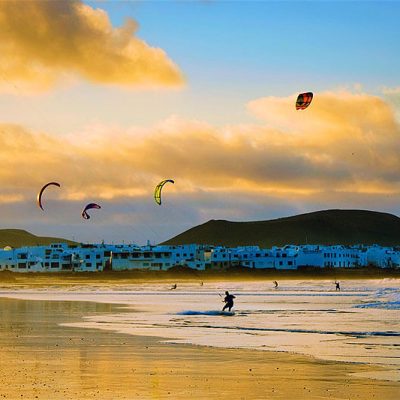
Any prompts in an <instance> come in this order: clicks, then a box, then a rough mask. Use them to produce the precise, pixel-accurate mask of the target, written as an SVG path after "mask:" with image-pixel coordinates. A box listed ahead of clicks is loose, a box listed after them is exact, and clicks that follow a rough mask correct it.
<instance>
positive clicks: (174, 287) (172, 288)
mask: <svg viewBox="0 0 400 400" xmlns="http://www.w3.org/2000/svg"><path fill="white" fill-rule="evenodd" d="M177 287H178V285H177V284H176V283H175V284H174V285H172V287H171V289H170V290H175V289H176V288H177Z"/></svg>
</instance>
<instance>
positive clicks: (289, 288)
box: [0, 279, 400, 380]
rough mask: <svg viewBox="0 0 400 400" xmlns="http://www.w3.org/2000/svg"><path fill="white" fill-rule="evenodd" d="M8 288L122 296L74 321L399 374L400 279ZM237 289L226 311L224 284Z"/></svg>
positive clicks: (30, 295) (30, 293)
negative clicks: (112, 309) (113, 307)
mask: <svg viewBox="0 0 400 400" xmlns="http://www.w3.org/2000/svg"><path fill="white" fill-rule="evenodd" d="M173 283H175V282H171V284H169V283H160V282H156V283H146V284H132V285H120V284H115V283H112V284H101V285H100V284H93V285H90V284H89V285H80V286H79V285H71V286H70V287H65V286H52V287H43V288H37V289H33V288H22V289H19V290H15V289H12V288H10V289H2V290H1V292H0V296H1V297H10V298H20V299H31V300H35V299H36V300H61V301H91V302H101V303H113V304H120V305H121V307H120V312H117V313H114V314H111V315H110V314H104V315H101V314H100V315H87V316H85V317H84V319H83V320H82V321H77V322H73V323H66V324H65V325H67V326H78V327H86V328H96V329H102V330H110V331H115V332H121V333H126V334H130V335H140V336H153V337H159V338H161V339H160V340H162V341H165V342H169V343H187V344H193V345H198V346H211V347H227V348H245V349H254V350H259V351H277V352H290V353H299V354H304V355H309V356H313V357H316V358H320V359H324V360H335V361H346V362H353V363H366V364H372V365H382V366H389V367H390V368H391V371H392V374H391V378H390V379H395V380H400V280H398V279H382V280H344V281H341V282H340V284H341V291H340V292H336V291H335V285H334V282H333V281H331V280H325V281H322V280H309V281H305V280H303V281H300V280H298V281H294V280H286V281H280V282H279V287H278V288H277V289H274V285H273V283H272V282H267V281H258V282H212V283H210V282H205V283H204V285H203V286H201V285H200V281H198V282H194V281H192V282H186V283H179V282H177V288H176V289H175V290H171V287H172V284H173ZM226 290H228V291H229V292H230V293H231V294H233V295H235V296H236V298H235V305H234V308H233V310H232V311H233V312H232V313H224V314H223V313H221V309H222V306H223V302H222V300H223V297H224V292H225V291H226Z"/></svg>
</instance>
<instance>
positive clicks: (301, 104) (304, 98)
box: [296, 92, 313, 110]
mask: <svg viewBox="0 0 400 400" xmlns="http://www.w3.org/2000/svg"><path fill="white" fill-rule="evenodd" d="M312 99H313V94H312V92H307V93H300V94H299V95H298V96H297V100H296V110H305V109H306V108H307V107H308V106H309V105H310V104H311V101H312Z"/></svg>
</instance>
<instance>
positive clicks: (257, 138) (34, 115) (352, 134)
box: [0, 0, 400, 244]
mask: <svg viewBox="0 0 400 400" xmlns="http://www.w3.org/2000/svg"><path fill="white" fill-rule="evenodd" d="M16 3H17V2H15V1H11V0H10V1H8V0H6V1H1V2H0V52H1V54H2V57H1V59H0V144H1V146H0V157H1V162H2V166H3V168H2V169H1V170H0V184H1V188H2V189H1V191H0V215H1V221H2V223H1V228H21V229H26V230H29V231H30V232H32V233H35V234H38V235H54V236H59V237H65V238H69V239H74V240H77V241H82V242H99V241H101V240H105V241H106V242H122V241H124V242H126V243H130V242H135V243H139V244H143V243H145V242H146V241H147V240H150V242H151V243H159V242H161V241H163V240H166V239H168V238H170V237H172V236H175V235H176V234H179V233H181V232H182V231H184V230H186V229H189V228H191V227H193V226H195V225H198V224H201V223H204V222H206V221H208V220H210V219H227V220H231V221H250V220H266V219H271V218H279V217H284V216H289V215H295V214H298V213H304V212H310V211H316V210H323V209H331V208H345V209H349V208H356V209H369V210H377V211H384V212H390V213H393V214H396V215H400V207H399V205H398V204H399V200H400V156H399V154H400V140H399V139H400V75H399V73H398V71H400V51H399V50H400V47H399V43H398V38H399V37H400V24H398V21H399V18H400V2H397V1H391V2H383V1H379V2H378V1H376V2H364V1H354V2H348V1H338V2H334V1H332V2H330V1H308V2H304V1H292V2H291V1H284V2H279V1H275V2H270V1H265V2H251V1H242V2H240V1H230V2H227V1H225V2H220V1H190V2H189V1H188V2H175V1H158V2H156V1H152V2H143V1H137V2H130V1H125V2H120V1H98V2H93V1H90V2H82V1H66V0H65V1H64V0H58V1H26V2H21V1H18V7H17V6H16ZM21 4H23V6H21ZM304 91H312V92H313V93H314V100H313V102H312V104H311V105H310V107H309V108H308V109H306V110H304V111H296V110H295V107H294V104H295V100H296V96H297V94H298V93H301V92H304ZM163 179H174V181H175V184H173V185H172V184H167V185H166V186H165V189H164V191H163V204H162V205H161V206H158V205H157V204H155V202H154V199H153V191H154V187H155V186H156V185H157V183H158V182H159V181H161V180H163ZM49 181H57V182H59V183H60V184H61V188H60V189H58V188H56V187H52V188H49V189H48V190H47V191H46V193H45V194H44V200H43V201H44V208H45V211H44V212H43V211H42V210H40V209H39V208H38V207H37V205H36V195H37V192H38V191H39V189H40V188H41V187H42V186H43V185H44V184H45V183H47V182H49ZM91 202H95V203H98V204H100V205H101V206H102V209H101V210H93V211H92V213H91V215H92V218H91V219H90V220H87V221H86V220H83V219H82V218H81V215H80V214H81V211H82V209H83V207H84V206H85V204H87V203H91Z"/></svg>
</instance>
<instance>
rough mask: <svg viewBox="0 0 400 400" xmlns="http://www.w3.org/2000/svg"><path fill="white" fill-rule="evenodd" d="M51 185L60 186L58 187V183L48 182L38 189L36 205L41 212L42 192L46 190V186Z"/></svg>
mask: <svg viewBox="0 0 400 400" xmlns="http://www.w3.org/2000/svg"><path fill="white" fill-rule="evenodd" d="M51 185H54V186H58V187H61V185H60V184H59V183H57V182H49V183H46V184H45V185H44V186H43V187H42V188H41V189H40V192H39V193H38V195H37V205H38V206H39V207H40V208H41V209H42V210H43V211H44V208H43V205H42V194H43V192H44V191H45V190H46V188H47V187H48V186H51Z"/></svg>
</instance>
